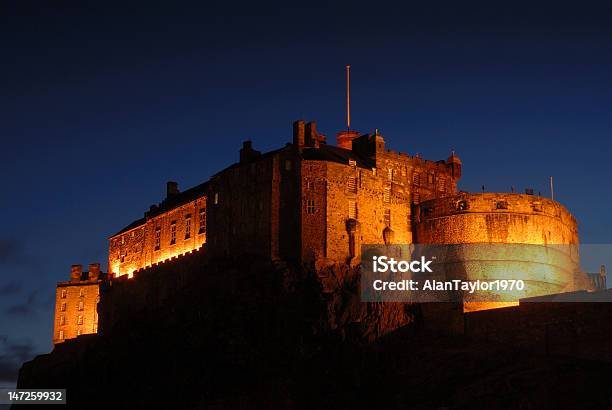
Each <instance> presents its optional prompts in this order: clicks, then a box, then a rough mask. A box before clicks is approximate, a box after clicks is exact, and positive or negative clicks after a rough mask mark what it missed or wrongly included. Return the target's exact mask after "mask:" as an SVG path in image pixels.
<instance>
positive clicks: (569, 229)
mask: <svg viewBox="0 0 612 410" xmlns="http://www.w3.org/2000/svg"><path fill="white" fill-rule="evenodd" d="M451 158H452V157H451ZM416 212H417V215H416V216H415V226H414V232H415V242H416V243H419V244H433V245H448V249H452V251H449V253H448V255H451V253H452V256H451V257H447V258H444V259H443V262H441V263H440V266H439V267H438V270H439V271H440V272H442V274H443V275H445V277H446V279H465V280H476V279H481V280H482V279H487V280H496V279H500V280H504V279H506V280H508V279H515V280H519V279H520V280H523V281H524V283H525V290H524V291H522V292H517V293H516V299H515V300H514V299H513V303H511V304H516V303H517V302H518V299H520V298H524V297H530V296H539V295H544V294H553V293H561V292H568V291H573V290H578V288H582V287H584V281H583V278H582V277H581V276H580V275H583V274H582V273H581V272H580V269H579V268H580V263H579V255H578V226H577V223H576V219H575V218H574V217H573V216H572V215H571V213H570V212H569V211H568V210H567V209H566V208H565V207H563V206H562V205H561V204H559V203H558V202H555V201H553V200H550V199H547V198H542V197H539V196H533V195H523V194H510V193H483V194H466V193H463V194H459V195H455V196H452V197H445V198H438V199H432V200H429V201H425V202H422V203H421V204H420V205H419V207H418V208H417V210H416ZM514 295H515V294H514V293H513V298H514ZM506 297H507V295H506ZM501 299H502V298H501V297H500V300H501ZM487 300H491V301H494V300H496V295H495V294H491V295H488V294H487ZM508 304H509V303H507V298H506V299H504V302H501V303H496V302H479V303H475V304H472V305H465V306H464V310H480V309H489V308H493V307H501V306H507V305H508Z"/></svg>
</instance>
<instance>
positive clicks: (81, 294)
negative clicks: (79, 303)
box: [79, 288, 85, 297]
mask: <svg viewBox="0 0 612 410" xmlns="http://www.w3.org/2000/svg"><path fill="white" fill-rule="evenodd" d="M79 296H80V297H83V296H85V289H83V288H81V289H79Z"/></svg>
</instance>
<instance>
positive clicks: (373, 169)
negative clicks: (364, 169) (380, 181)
mask: <svg viewBox="0 0 612 410" xmlns="http://www.w3.org/2000/svg"><path fill="white" fill-rule="evenodd" d="M372 175H374V176H376V168H372Z"/></svg>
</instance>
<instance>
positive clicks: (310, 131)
mask: <svg viewBox="0 0 612 410" xmlns="http://www.w3.org/2000/svg"><path fill="white" fill-rule="evenodd" d="M304 144H305V145H307V146H309V147H315V148H319V139H318V138H317V123H316V122H314V121H310V122H309V123H307V124H306V130H305V135H304Z"/></svg>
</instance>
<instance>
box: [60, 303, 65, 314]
mask: <svg viewBox="0 0 612 410" xmlns="http://www.w3.org/2000/svg"><path fill="white" fill-rule="evenodd" d="M60 311H62V312H65V311H66V302H62V304H61V306H60Z"/></svg>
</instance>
